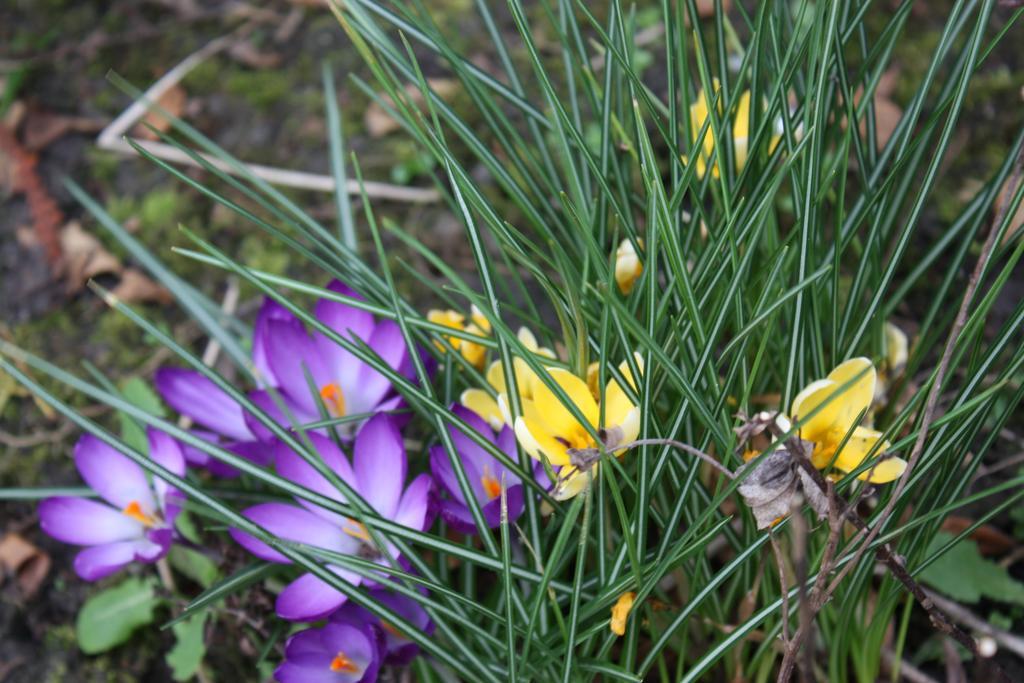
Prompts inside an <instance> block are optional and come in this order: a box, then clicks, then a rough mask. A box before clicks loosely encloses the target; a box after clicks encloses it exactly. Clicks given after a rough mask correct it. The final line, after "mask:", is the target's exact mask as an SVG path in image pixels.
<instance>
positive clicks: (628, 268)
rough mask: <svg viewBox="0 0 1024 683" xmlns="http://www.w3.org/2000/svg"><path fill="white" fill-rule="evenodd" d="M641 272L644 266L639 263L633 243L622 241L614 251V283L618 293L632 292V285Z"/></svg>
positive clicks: (626, 240)
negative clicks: (617, 287)
mask: <svg viewBox="0 0 1024 683" xmlns="http://www.w3.org/2000/svg"><path fill="white" fill-rule="evenodd" d="M641 246H643V245H641ZM643 272H644V265H643V264H642V263H641V262H640V257H639V256H638V255H637V253H636V248H635V247H634V246H633V243H632V242H630V241H629V240H628V239H625V240H622V243H621V244H619V248H618V249H617V250H616V251H615V283H616V284H617V285H618V286H619V291H620V292H622V293H623V294H629V293H630V292H632V291H633V285H635V284H636V281H637V280H638V279H640V274H641V273H643Z"/></svg>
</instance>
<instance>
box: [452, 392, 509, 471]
mask: <svg viewBox="0 0 1024 683" xmlns="http://www.w3.org/2000/svg"><path fill="white" fill-rule="evenodd" d="M452 412H453V413H455V415H456V416H458V417H459V418H461V419H462V420H463V421H464V422H466V423H467V424H468V425H469V426H470V427H472V428H473V431H475V432H476V433H477V434H479V435H480V436H483V437H484V438H485V439H487V440H488V441H490V442H491V443H494V430H492V429H491V427H490V425H488V424H487V423H486V422H485V421H484V419H483V418H482V417H480V416H479V415H477V414H476V413H474V412H473V411H472V410H469V409H468V408H464V407H463V406H461V405H456V406H453V407H452ZM448 431H449V432H450V433H451V435H452V445H453V446H455V450H456V451H457V452H458V454H459V457H461V458H462V462H463V463H466V464H467V465H471V466H472V467H471V470H472V473H473V474H474V475H475V476H474V477H472V478H473V479H479V478H480V476H481V475H482V474H483V470H484V465H485V464H486V465H487V466H488V467H490V470H491V472H495V465H498V464H499V463H498V462H497V461H496V460H495V459H494V458H493V457H492V456H491V455H490V454H489V453H488V452H487V451H485V450H484V448H483V447H482V446H480V445H479V444H477V443H476V442H475V441H473V440H472V439H471V438H469V436H467V435H466V433H465V432H463V431H462V430H461V429H459V428H458V427H456V426H455V425H450V426H449V427H448ZM469 473H470V472H467V474H469Z"/></svg>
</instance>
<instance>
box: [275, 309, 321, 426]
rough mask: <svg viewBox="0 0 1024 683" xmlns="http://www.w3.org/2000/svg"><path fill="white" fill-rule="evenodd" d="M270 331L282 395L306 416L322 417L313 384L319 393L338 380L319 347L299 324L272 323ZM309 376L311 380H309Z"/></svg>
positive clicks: (289, 321) (291, 322) (288, 322)
mask: <svg viewBox="0 0 1024 683" xmlns="http://www.w3.org/2000/svg"><path fill="white" fill-rule="evenodd" d="M267 330H268V335H269V336H268V342H269V343H268V344H267V356H268V360H269V362H270V367H271V369H272V370H273V371H274V376H275V377H277V380H278V382H279V383H280V386H281V389H282V391H283V392H284V393H286V394H288V397H289V398H290V399H291V400H292V401H295V402H296V403H297V404H298V405H299V406H301V407H302V408H303V410H304V411H305V412H307V413H311V414H314V415H316V414H318V409H317V400H316V399H314V395H313V394H312V393H311V392H310V381H312V383H313V384H314V386H315V387H316V388H317V390H319V389H320V387H323V386H325V385H326V384H328V383H330V382H332V381H334V379H333V378H332V377H331V375H330V373H329V372H328V369H327V367H326V366H325V365H324V362H323V359H322V358H321V356H320V353H319V350H318V348H317V345H316V344H315V343H314V342H313V339H312V338H311V337H310V336H309V335H308V334H307V333H306V328H305V327H303V326H302V323H300V322H299V321H298V320H270V321H269V322H267ZM307 373H308V375H309V377H310V379H307Z"/></svg>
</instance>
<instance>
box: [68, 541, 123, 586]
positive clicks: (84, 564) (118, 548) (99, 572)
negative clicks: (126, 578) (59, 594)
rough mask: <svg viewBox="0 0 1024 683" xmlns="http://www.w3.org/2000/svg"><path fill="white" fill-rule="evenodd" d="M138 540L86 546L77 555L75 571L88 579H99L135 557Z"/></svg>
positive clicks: (120, 567)
mask: <svg viewBox="0 0 1024 683" xmlns="http://www.w3.org/2000/svg"><path fill="white" fill-rule="evenodd" d="M135 545H136V541H117V542H115V543H104V544H103V545H94V546H92V547H91V548H86V549H85V550H83V551H82V552H80V553H78V554H77V555H76V556H75V573H76V574H78V575H79V576H80V577H82V578H83V579H85V580H86V581H99V580H100V579H102V578H104V577H107V576H110V575H111V574H113V573H114V572H116V571H119V570H121V569H123V568H124V566H125V565H127V564H130V563H131V562H132V560H134V559H135Z"/></svg>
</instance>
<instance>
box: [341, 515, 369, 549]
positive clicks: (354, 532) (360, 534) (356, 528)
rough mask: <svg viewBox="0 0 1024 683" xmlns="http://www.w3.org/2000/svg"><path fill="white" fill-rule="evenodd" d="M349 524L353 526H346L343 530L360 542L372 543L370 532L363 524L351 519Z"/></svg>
mask: <svg viewBox="0 0 1024 683" xmlns="http://www.w3.org/2000/svg"><path fill="white" fill-rule="evenodd" d="M348 524H349V525H351V526H348V525H346V526H344V527H342V528H341V530H342V531H344V532H345V533H346V534H348V535H349V536H352V537H353V538H358V539H359V540H360V541H366V542H367V543H369V542H370V532H368V531H367V530H366V527H365V526H363V524H362V523H361V522H356V521H353V520H351V519H350V520H348Z"/></svg>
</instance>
